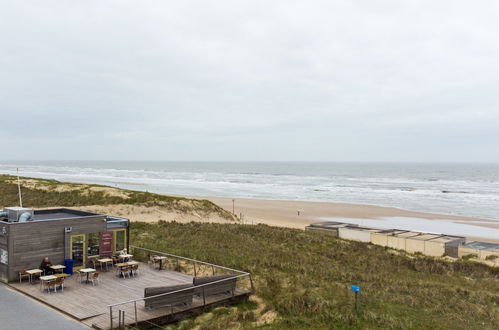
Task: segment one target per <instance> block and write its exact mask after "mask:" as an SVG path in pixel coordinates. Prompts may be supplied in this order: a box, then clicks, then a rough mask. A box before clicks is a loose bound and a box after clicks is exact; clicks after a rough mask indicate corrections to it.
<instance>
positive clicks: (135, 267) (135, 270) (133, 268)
mask: <svg viewBox="0 0 499 330" xmlns="http://www.w3.org/2000/svg"><path fill="white" fill-rule="evenodd" d="M130 272H131V273H132V276H135V275H138V274H139V265H132V266H131V267H130Z"/></svg>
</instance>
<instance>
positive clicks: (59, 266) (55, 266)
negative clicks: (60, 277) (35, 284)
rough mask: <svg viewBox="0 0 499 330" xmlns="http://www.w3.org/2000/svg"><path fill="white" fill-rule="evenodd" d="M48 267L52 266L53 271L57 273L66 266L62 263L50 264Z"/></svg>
mask: <svg viewBox="0 0 499 330" xmlns="http://www.w3.org/2000/svg"><path fill="white" fill-rule="evenodd" d="M50 268H52V269H53V270H54V272H56V273H57V271H60V272H61V273H62V271H63V270H64V269H65V268H66V266H64V265H52V266H50Z"/></svg>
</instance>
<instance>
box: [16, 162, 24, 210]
mask: <svg viewBox="0 0 499 330" xmlns="http://www.w3.org/2000/svg"><path fill="white" fill-rule="evenodd" d="M17 190H18V191H19V206H20V207H23V198H22V196H21V181H20V180H19V167H18V168H17Z"/></svg>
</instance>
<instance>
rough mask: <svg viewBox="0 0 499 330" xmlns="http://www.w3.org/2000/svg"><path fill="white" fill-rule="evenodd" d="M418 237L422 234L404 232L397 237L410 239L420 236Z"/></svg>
mask: <svg viewBox="0 0 499 330" xmlns="http://www.w3.org/2000/svg"><path fill="white" fill-rule="evenodd" d="M418 235H421V233H420V232H417V231H406V232H403V233H400V234H396V235H395V236H397V237H402V238H409V237H414V236H418Z"/></svg>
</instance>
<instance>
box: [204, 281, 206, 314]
mask: <svg viewBox="0 0 499 330" xmlns="http://www.w3.org/2000/svg"><path fill="white" fill-rule="evenodd" d="M205 306H206V296H205V295H204V286H203V309H204V307H205Z"/></svg>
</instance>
